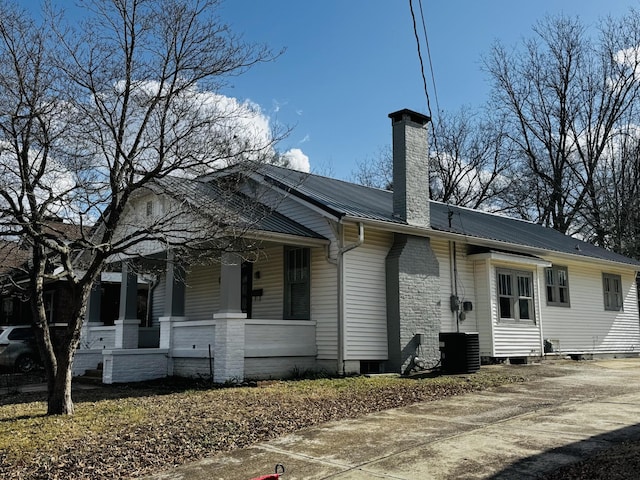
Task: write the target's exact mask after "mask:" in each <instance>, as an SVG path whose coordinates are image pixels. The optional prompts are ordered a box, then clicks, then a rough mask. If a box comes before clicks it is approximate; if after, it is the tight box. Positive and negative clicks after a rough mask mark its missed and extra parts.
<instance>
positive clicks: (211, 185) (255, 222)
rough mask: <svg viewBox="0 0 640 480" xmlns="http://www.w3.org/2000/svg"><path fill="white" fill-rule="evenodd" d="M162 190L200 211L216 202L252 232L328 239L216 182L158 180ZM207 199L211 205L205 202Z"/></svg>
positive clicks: (179, 179) (208, 179)
mask: <svg viewBox="0 0 640 480" xmlns="http://www.w3.org/2000/svg"><path fill="white" fill-rule="evenodd" d="M157 183H158V184H159V185H160V187H161V189H162V190H163V191H165V192H167V193H169V194H170V195H172V196H175V197H179V198H180V199H184V200H185V201H187V202H189V203H190V204H191V205H193V206H195V207H197V208H203V207H205V206H206V204H207V203H210V201H211V200H213V201H215V202H216V207H219V206H221V205H220V203H223V205H222V206H223V207H224V208H225V209H227V210H228V211H229V212H230V213H231V214H232V215H230V216H231V217H233V218H235V219H236V220H235V221H236V222H237V223H240V224H241V225H242V226H245V227H248V228H250V229H252V230H257V231H262V232H271V233H278V234H283V235H294V236H298V237H305V238H313V239H325V237H323V236H322V235H320V234H318V233H316V232H314V231H313V230H311V229H310V228H307V227H305V226H304V225H301V224H300V223H298V222H296V221H294V220H292V219H290V218H289V217H286V216H284V215H282V214H281V213H279V212H277V211H275V210H273V209H270V208H268V207H266V206H264V205H262V204H260V203H256V202H255V201H253V200H252V199H251V198H250V197H248V196H246V195H244V194H242V193H240V192H238V191H237V190H235V189H229V190H225V189H224V188H222V187H221V186H220V185H219V184H218V183H217V179H216V178H207V179H206V181H203V179H187V178H177V177H164V178H162V179H158V180H157ZM204 199H207V200H208V201H207V202H205V201H204Z"/></svg>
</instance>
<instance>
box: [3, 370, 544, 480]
mask: <svg viewBox="0 0 640 480" xmlns="http://www.w3.org/2000/svg"><path fill="white" fill-rule="evenodd" d="M555 374H556V370H555V369H554V368H553V367H552V366H551V365H544V366H537V365H534V366H531V365H530V366H515V365H512V366H510V365H500V366H490V367H483V368H482V369H481V371H480V372H478V373H476V374H472V375H456V376H435V377H426V378H412V379H408V378H398V377H391V376H374V377H364V376H360V377H348V378H337V379H315V380H289V381H265V382H259V383H258V384H257V386H254V387H237V388H219V387H215V386H212V385H209V384H207V383H206V382H203V381H200V382H198V381H193V380H181V379H166V380H163V381H156V382H148V383H141V384H127V385H114V386H101V387H98V388H95V389H91V390H84V389H83V390H76V391H75V392H74V401H75V404H76V414H75V415H74V416H73V417H47V416H45V415H44V413H45V411H46V405H45V403H44V402H43V400H44V393H32V394H14V395H4V396H0V478H12V479H62V478H64V479H80V478H83V479H84V478H92V479H116V478H131V477H138V476H142V475H145V474H149V473H151V472H157V471H162V470H167V469H170V468H171V467H172V466H174V465H178V464H182V463H184V462H187V461H191V460H196V459H200V458H203V457H205V456H210V455H213V454H215V453H216V452H221V451H228V450H232V449H235V448H242V447H246V446H248V445H251V444H253V443H255V442H259V441H262V440H267V439H269V438H274V437H277V436H280V435H283V434H286V433H290V432H293V431H296V430H298V429H301V428H305V427H309V426H312V425H317V424H319V423H322V422H326V421H329V420H338V419H342V418H354V417H357V416H361V415H365V414H367V413H370V412H374V411H380V410H384V409H388V408H393V407H399V406H404V405H409V404H411V403H415V402H422V401H429V400H434V399H439V398H444V397H447V396H453V395H459V394H462V393H465V392H470V391H477V390H482V389H487V388H491V387H494V386H498V385H503V384H506V383H514V382H523V381H527V380H531V379H534V378H537V377H541V376H549V375H555Z"/></svg>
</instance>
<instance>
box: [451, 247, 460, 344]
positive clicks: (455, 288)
mask: <svg viewBox="0 0 640 480" xmlns="http://www.w3.org/2000/svg"><path fill="white" fill-rule="evenodd" d="M451 243H452V245H453V294H454V295H455V297H456V298H455V303H456V305H457V308H456V310H455V311H454V312H453V314H454V315H455V316H456V332H457V333H460V297H458V259H457V256H458V253H457V251H456V242H451Z"/></svg>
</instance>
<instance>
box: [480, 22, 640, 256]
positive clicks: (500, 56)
mask: <svg viewBox="0 0 640 480" xmlns="http://www.w3.org/2000/svg"><path fill="white" fill-rule="evenodd" d="M598 31H599V37H598V38H597V39H595V40H592V39H591V38H589V37H588V36H587V34H586V28H585V26H584V25H583V24H582V23H581V22H580V21H579V20H578V19H573V18H568V17H565V16H559V17H548V18H546V19H545V20H544V21H541V22H539V23H538V24H537V25H536V26H535V27H534V37H533V38H531V39H528V40H525V41H523V43H522V45H520V48H517V49H514V50H512V51H509V50H507V49H506V48H505V47H503V46H502V45H500V44H496V45H495V46H494V48H493V50H492V51H491V53H490V55H489V56H488V58H487V59H486V61H485V67H486V70H487V71H488V73H489V74H490V76H491V78H492V80H493V83H494V90H493V105H494V107H495V110H496V111H499V112H502V113H503V114H504V115H505V117H506V118H507V119H508V121H509V124H508V130H507V132H508V134H509V136H510V138H511V139H512V140H513V142H514V143H515V145H516V146H517V148H518V150H519V153H518V162H517V165H516V167H517V169H518V170H519V173H518V178H519V179H520V180H521V181H522V182H523V184H522V185H521V190H522V191H521V194H520V195H516V196H515V197H514V200H516V201H518V202H519V205H514V208H519V209H521V210H526V212H524V213H525V215H524V216H526V217H530V218H534V219H535V220H536V221H537V222H539V223H541V224H543V225H547V226H551V227H553V228H555V229H557V230H559V231H561V232H563V233H567V232H573V233H575V232H577V231H580V230H581V229H582V228H583V225H581V224H580V222H579V219H581V218H584V217H583V216H582V213H583V212H584V210H585V208H586V209H588V210H590V213H589V217H590V218H592V219H593V222H594V224H593V225H592V227H593V228H592V230H593V231H594V232H595V238H596V240H597V241H598V243H600V244H603V243H604V231H603V230H602V228H601V226H600V224H601V215H600V212H599V206H598V195H597V189H596V188H595V184H594V177H595V174H596V172H597V170H598V168H599V166H600V163H601V161H602V157H603V153H604V152H605V150H606V148H607V145H608V143H609V142H610V141H611V138H612V135H613V133H614V131H615V130H616V128H619V126H620V124H621V123H623V122H624V121H625V120H626V116H625V112H627V111H628V110H629V108H630V107H631V106H632V105H633V104H634V103H635V102H637V100H638V92H639V91H640V90H639V89H640V84H639V83H638V82H637V81H636V80H637V78H636V75H637V72H638V67H639V66H640V56H639V55H638V51H637V50H636V49H637V46H638V44H639V41H640V16H639V15H638V13H637V12H636V11H635V10H631V11H630V12H629V14H628V15H627V16H625V17H624V18H623V19H621V20H613V19H608V20H606V21H604V22H601V23H600V25H599V29H598ZM525 205H526V207H525Z"/></svg>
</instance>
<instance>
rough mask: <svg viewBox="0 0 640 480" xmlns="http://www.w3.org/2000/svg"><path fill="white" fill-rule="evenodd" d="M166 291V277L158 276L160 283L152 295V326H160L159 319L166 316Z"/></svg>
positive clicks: (163, 275)
mask: <svg viewBox="0 0 640 480" xmlns="http://www.w3.org/2000/svg"><path fill="white" fill-rule="evenodd" d="M165 291H166V275H165V274H164V273H162V274H161V275H158V283H157V285H156V286H155V288H154V289H153V292H152V294H151V325H152V326H154V327H157V326H158V325H160V322H159V321H158V319H159V318H160V317H162V316H163V315H164V296H165Z"/></svg>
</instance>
